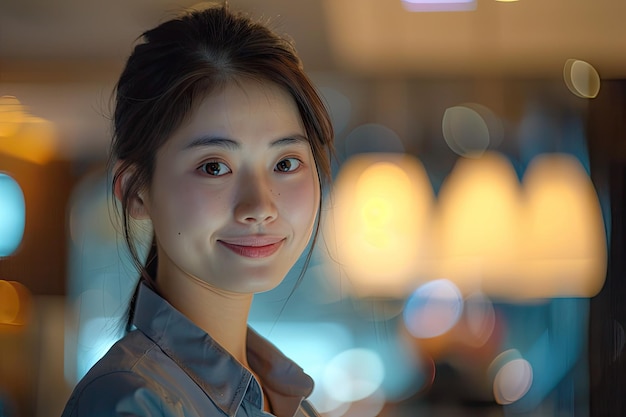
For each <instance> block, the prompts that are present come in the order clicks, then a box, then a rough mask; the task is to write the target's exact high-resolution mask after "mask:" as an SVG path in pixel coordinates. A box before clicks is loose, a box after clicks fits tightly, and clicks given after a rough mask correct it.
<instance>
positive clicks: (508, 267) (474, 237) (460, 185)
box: [436, 152, 521, 295]
mask: <svg viewBox="0 0 626 417" xmlns="http://www.w3.org/2000/svg"><path fill="white" fill-rule="evenodd" d="M520 197H521V195H520V190H519V182H518V180H517V176H516V174H515V171H514V170H513V167H512V166H511V164H510V163H509V162H508V160H507V159H506V158H505V157H503V156H502V155H500V154H497V153H493V152H487V153H485V154H484V155H483V156H482V157H480V158H477V159H460V160H459V162H458V163H457V165H456V166H455V167H454V170H453V172H452V173H451V174H450V176H449V177H448V178H447V179H446V181H445V182H444V184H443V185H442V188H441V191H440V193H439V206H438V213H437V214H438V221H437V234H436V241H437V242H438V247H439V256H440V257H441V259H440V260H439V262H438V266H439V269H438V276H440V277H444V278H448V279H450V280H452V281H453V282H455V283H456V284H457V286H458V287H459V288H460V289H461V291H462V292H463V293H464V294H469V293H473V292H475V291H480V290H481V288H482V287H483V286H484V285H485V283H486V282H489V281H497V282H502V283H507V285H509V284H508V283H510V282H514V281H515V275H516V265H517V264H516V262H517V255H518V248H519V238H518V236H519V221H518V220H519V211H520ZM489 295H491V294H489Z"/></svg>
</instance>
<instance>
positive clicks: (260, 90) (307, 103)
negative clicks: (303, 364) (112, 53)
mask: <svg viewBox="0 0 626 417" xmlns="http://www.w3.org/2000/svg"><path fill="white" fill-rule="evenodd" d="M332 138H333V133H332V127H331V124H330V119H329V116H328V113H327V111H326V109H325V107H324V105H323V103H322V101H321V100H320V97H319V96H318V94H317V93H316V91H315V89H314V87H313V86H312V84H311V82H310V80H309V79H308V78H307V76H306V75H305V74H304V72H303V69H302V65H301V63H300V61H299V59H298V57H297V56H296V53H295V51H294V49H293V47H292V45H291V44H290V43H289V42H287V41H286V40H284V39H282V38H280V37H279V36H277V35H276V34H275V33H273V32H272V31H270V30H269V29H268V28H267V27H265V26H264V25H261V24H258V23H255V22H253V21H251V20H250V19H249V18H247V17H245V16H243V15H240V14H236V13H233V12H231V11H229V9H228V8H227V7H226V6H215V7H212V8H208V9H205V10H202V11H194V12H190V13H188V14H186V15H184V16H182V17H179V18H176V19H174V20H171V21H168V22H165V23H163V24H161V25H159V26H158V27H156V28H154V29H152V30H149V31H147V32H146V33H144V34H143V42H142V43H141V44H139V45H137V46H136V48H135V50H134V51H133V53H132V55H131V56H130V58H129V59H128V62H127V64H126V68H125V69H124V71H123V73H122V75H121V77H120V80H119V82H118V85H117V89H116V108H115V114H114V141H113V147H112V157H113V159H114V160H115V163H114V167H113V172H114V176H113V192H114V194H115V197H116V198H117V200H119V202H120V205H121V209H122V210H121V211H122V213H123V216H122V220H123V225H124V233H125V237H126V240H127V243H128V246H129V248H130V250H131V253H132V254H133V256H134V257H135V260H136V262H137V264H138V267H139V269H140V271H141V278H140V281H139V284H138V287H137V291H136V293H135V296H134V297H133V300H132V302H131V307H130V316H129V332H128V333H127V334H126V336H125V337H123V338H122V339H121V340H120V341H119V342H118V343H116V344H115V345H114V346H113V347H112V348H111V350H110V351H109V352H108V353H107V354H106V355H105V356H104V357H103V358H102V359H101V360H100V361H99V362H98V363H97V364H96V365H95V366H94V367H93V368H92V369H91V370H90V371H89V373H88V374H87V375H86V376H85V377H84V378H83V380H82V381H81V382H80V383H79V384H78V386H77V387H76V388H75V390H74V392H73V394H72V396H71V398H70V400H69V401H68V403H67V405H66V408H65V411H64V414H63V415H64V416H67V417H70V416H80V417H82V416H90V417H94V416H186V417H190V416H237V417H243V416H264V415H268V414H266V413H270V415H275V416H278V417H292V416H299V417H304V416H315V415H317V414H316V412H315V411H314V410H313V408H312V407H311V405H310V404H309V403H308V402H307V401H306V399H305V398H306V397H307V396H308V395H309V394H310V393H311V391H312V388H313V383H312V380H311V378H310V377H308V376H307V375H306V374H305V373H304V372H303V371H302V369H301V368H299V367H298V366H297V365H296V364H294V363H293V362H291V361H290V360H289V359H287V358H286V357H284V356H283V355H282V354H281V353H280V352H279V351H278V350H277V349H276V348H275V347H273V346H272V345H271V344H270V343H269V342H268V341H266V340H265V339H263V338H262V337H261V336H260V335H258V334H257V333H255V332H254V331H253V330H252V329H250V328H249V327H248V325H247V318H248V312H249V309H250V305H251V302H252V298H253V294H254V293H257V292H261V291H267V290H270V289H272V288H274V287H275V286H277V285H278V284H279V283H280V282H281V281H282V280H283V278H284V277H285V275H286V274H287V272H288V271H289V269H290V268H291V267H292V266H293V265H294V263H295V262H296V260H297V259H298V258H299V257H300V255H301V254H302V252H303V251H304V249H305V247H306V246H307V243H308V242H309V240H310V239H311V238H313V239H315V237H316V236H317V232H318V228H319V215H320V205H321V197H320V194H321V189H322V187H323V184H324V182H325V181H327V180H329V177H330V162H329V152H330V151H331V146H332ZM133 218H134V219H149V220H150V221H151V223H152V226H153V230H154V239H153V243H152V247H151V248H150V251H149V254H148V256H147V259H146V260H145V262H141V261H140V259H139V256H138V254H137V250H136V245H135V243H134V242H133V233H132V228H131V223H132V219H133ZM308 255H309V256H310V253H309V254H308Z"/></svg>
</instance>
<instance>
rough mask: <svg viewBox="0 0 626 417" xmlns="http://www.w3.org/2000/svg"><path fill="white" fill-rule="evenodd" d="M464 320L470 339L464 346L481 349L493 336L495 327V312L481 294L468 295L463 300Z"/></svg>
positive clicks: (466, 340) (485, 297) (488, 300)
mask: <svg viewBox="0 0 626 417" xmlns="http://www.w3.org/2000/svg"><path fill="white" fill-rule="evenodd" d="M463 316H464V319H465V322H466V324H467V329H468V331H469V335H470V336H471V337H468V338H466V339H465V340H464V341H465V343H466V344H468V345H470V346H474V347H481V346H483V345H484V344H485V343H487V340H489V338H490V337H491V335H492V334H493V331H494V329H495V325H496V312H495V310H494V308H493V303H492V302H491V300H490V299H489V298H488V297H487V296H486V295H485V294H483V293H482V292H480V291H478V292H475V293H473V294H470V295H469V296H468V297H467V298H466V299H465V310H464V314H463Z"/></svg>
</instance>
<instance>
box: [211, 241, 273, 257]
mask: <svg viewBox="0 0 626 417" xmlns="http://www.w3.org/2000/svg"><path fill="white" fill-rule="evenodd" d="M284 241H285V239H284V238H282V239H274V238H272V239H267V238H258V237H255V238H245V239H239V240H229V241H228V242H227V241H224V240H218V242H219V243H220V244H221V245H222V246H224V247H225V248H227V249H230V250H231V251H233V252H235V253H236V254H237V255H240V256H245V257H246V258H266V257H268V256H271V255H273V254H274V253H275V252H276V251H277V250H278V249H280V247H281V246H282V244H283V242H284Z"/></svg>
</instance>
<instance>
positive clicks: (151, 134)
mask: <svg viewBox="0 0 626 417" xmlns="http://www.w3.org/2000/svg"><path fill="white" fill-rule="evenodd" d="M141 40H142V41H141V42H140V43H139V44H138V45H136V46H135V48H134V50H133V52H132V54H131V55H130V57H129V58H128V61H127V63H126V66H125V68H124V70H123V72H122V74H121V76H120V79H119V81H118V83H117V86H116V90H115V93H116V98H115V112H114V120H113V122H114V123H113V142H112V149H111V161H115V162H117V169H116V171H115V173H114V177H113V184H116V183H117V181H118V180H120V178H121V175H123V174H124V173H125V172H128V170H130V172H131V173H132V176H130V178H131V179H130V180H127V181H126V182H125V185H124V187H122V196H121V198H120V204H121V209H122V210H121V215H122V227H123V233H124V237H125V240H126V242H127V244H128V247H129V249H130V253H131V256H132V258H133V260H134V262H135V263H136V265H137V267H138V269H139V270H140V272H141V277H142V279H144V280H148V281H151V280H152V279H154V277H155V276H156V275H155V272H156V264H157V260H156V247H155V243H154V238H153V242H152V246H151V248H150V251H149V253H148V257H147V260H146V261H145V262H144V261H142V260H141V259H140V257H139V255H138V251H137V248H136V246H135V245H134V243H133V233H132V230H131V224H130V217H129V214H128V213H129V207H130V201H131V199H132V198H133V197H134V196H136V195H137V194H138V193H139V192H140V191H141V190H144V189H147V188H148V187H149V185H150V183H151V181H152V176H153V172H154V168H155V160H156V155H157V152H158V150H159V149H160V148H161V146H162V145H163V144H164V143H165V142H166V141H167V140H168V138H169V137H170V136H171V135H172V134H173V133H174V131H175V130H176V129H177V128H178V127H180V126H181V124H182V123H184V122H185V120H186V119H187V118H188V117H189V116H190V115H191V113H192V111H193V110H194V109H195V107H196V106H197V105H199V104H200V102H201V101H202V99H203V98H205V97H206V96H207V95H208V94H210V93H212V92H215V91H218V90H219V89H220V88H223V87H224V86H225V85H226V84H227V83H229V82H236V81H237V80H242V79H254V80H258V81H260V82H272V83H275V84H276V85H278V86H280V87H282V88H284V89H285V91H287V92H288V93H289V94H290V95H291V96H292V97H293V99H294V101H295V103H296V105H297V108H298V111H299V113H300V117H301V119H302V122H303V125H304V128H305V131H306V133H307V136H308V138H309V143H310V146H311V150H312V152H313V156H314V159H315V163H316V166H317V170H318V173H319V178H320V187H322V186H323V183H324V182H326V181H329V180H330V176H331V174H330V172H331V169H330V153H331V152H332V140H333V130H332V125H331V122H330V117H329V115H328V112H327V110H326V108H325V106H324V104H323V102H322V100H321V98H320V96H319V95H318V93H317V92H316V90H315V88H314V86H313V84H312V83H311V81H310V80H309V78H308V77H307V75H306V74H305V73H304V70H303V66H302V63H301V61H300V59H299V58H298V56H297V54H296V51H295V49H294V47H293V45H292V44H291V43H290V42H289V41H288V40H286V39H284V38H282V37H280V36H278V35H277V34H276V33H274V32H273V31H271V30H270V29H269V28H268V27H266V26H265V25H263V24H261V23H257V22H254V21H252V20H251V19H250V18H249V17H247V16H245V15H243V14H241V13H236V12H233V11H231V10H230V9H229V8H228V6H227V5H216V6H213V7H209V8H206V9H203V10H194V11H189V12H186V13H185V14H184V15H181V16H179V17H177V18H175V19H172V20H169V21H166V22H164V23H162V24H160V25H159V26H157V27H155V28H154V29H151V30H148V31H146V32H145V33H143V35H142V37H141ZM114 186H115V185H114ZM318 214H319V213H318ZM318 229H319V215H318V219H317V225H316V228H315V233H314V239H315V238H316V237H317V233H318ZM308 257H310V252H309V255H308ZM307 260H308V258H307ZM131 310H132V307H131Z"/></svg>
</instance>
